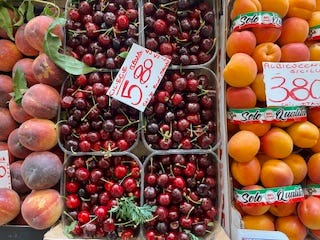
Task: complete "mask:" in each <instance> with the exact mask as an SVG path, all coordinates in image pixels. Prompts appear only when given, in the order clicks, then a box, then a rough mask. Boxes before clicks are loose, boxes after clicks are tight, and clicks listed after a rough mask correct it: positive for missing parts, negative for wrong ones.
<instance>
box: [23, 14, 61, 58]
mask: <svg viewBox="0 0 320 240" xmlns="http://www.w3.org/2000/svg"><path fill="white" fill-rule="evenodd" d="M53 21H54V19H53V18H52V17H49V16H45V15H40V16H36V17H34V18H32V19H31V20H30V21H29V22H28V23H27V25H26V26H25V28H24V37H25V39H26V40H27V42H28V44H29V45H30V46H31V47H33V48H34V49H36V50H38V51H40V52H42V51H43V40H44V36H45V33H46V31H47V29H48V28H49V26H50V24H51V23H52V22H53ZM53 33H54V34H55V35H57V36H59V38H60V39H61V40H63V30H62V27H61V26H57V27H56V28H55V29H54V31H53Z"/></svg>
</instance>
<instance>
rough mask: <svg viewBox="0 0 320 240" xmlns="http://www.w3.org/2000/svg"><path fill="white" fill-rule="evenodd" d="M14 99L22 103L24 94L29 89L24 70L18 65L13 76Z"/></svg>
mask: <svg viewBox="0 0 320 240" xmlns="http://www.w3.org/2000/svg"><path fill="white" fill-rule="evenodd" d="M13 90H14V101H15V102H16V103H18V104H19V105H21V100H22V97H23V94H24V93H25V92H26V91H27V90H28V87H27V81H26V78H25V76H24V72H23V71H22V70H21V68H20V67H18V68H17V69H16V71H15V74H14V77H13Z"/></svg>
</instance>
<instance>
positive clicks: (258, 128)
mask: <svg viewBox="0 0 320 240" xmlns="http://www.w3.org/2000/svg"><path fill="white" fill-rule="evenodd" d="M239 128H240V130H247V131H251V132H253V133H254V134H255V135H257V136H258V137H261V136H263V135H264V134H265V133H267V132H268V131H269V130H270V128H271V123H267V122H265V123H241V124H240V125H239Z"/></svg>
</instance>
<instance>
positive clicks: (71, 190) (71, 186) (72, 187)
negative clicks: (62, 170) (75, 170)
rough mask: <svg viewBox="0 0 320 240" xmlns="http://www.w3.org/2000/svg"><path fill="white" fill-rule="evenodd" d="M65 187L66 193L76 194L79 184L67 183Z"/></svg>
mask: <svg viewBox="0 0 320 240" xmlns="http://www.w3.org/2000/svg"><path fill="white" fill-rule="evenodd" d="M65 187H66V191H67V192H68V193H77V192H78V190H79V183H78V182H67V183H66V186H65Z"/></svg>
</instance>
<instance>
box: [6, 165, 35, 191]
mask: <svg viewBox="0 0 320 240" xmlns="http://www.w3.org/2000/svg"><path fill="white" fill-rule="evenodd" d="M22 163H23V160H18V161H15V162H13V163H11V164H10V175H11V185H12V189H13V190H15V191H16V192H17V193H18V194H24V193H29V192H31V189H30V188H29V187H28V186H27V185H26V184H25V182H24V180H23V178H22V176H21V166H22Z"/></svg>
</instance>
